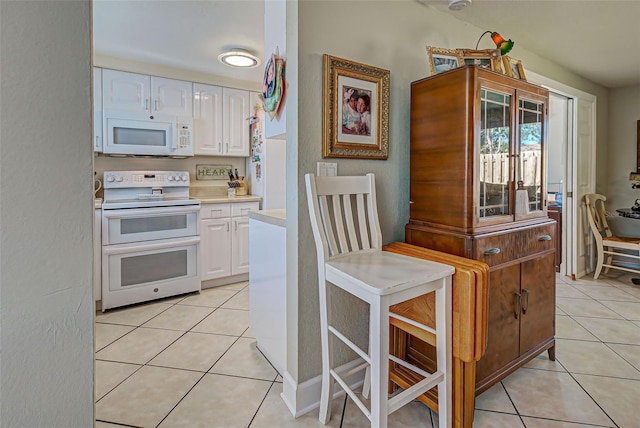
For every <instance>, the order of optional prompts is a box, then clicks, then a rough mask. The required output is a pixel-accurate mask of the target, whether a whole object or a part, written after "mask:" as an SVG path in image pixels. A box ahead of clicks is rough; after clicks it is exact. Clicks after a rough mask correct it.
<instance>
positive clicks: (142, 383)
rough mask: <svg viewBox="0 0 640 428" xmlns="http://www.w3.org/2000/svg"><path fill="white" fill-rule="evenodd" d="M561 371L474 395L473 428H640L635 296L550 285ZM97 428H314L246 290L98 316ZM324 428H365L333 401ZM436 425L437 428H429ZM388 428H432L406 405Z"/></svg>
mask: <svg viewBox="0 0 640 428" xmlns="http://www.w3.org/2000/svg"><path fill="white" fill-rule="evenodd" d="M556 283H557V315H556V338H557V350H556V357H557V359H556V361H555V362H554V361H550V360H549V359H548V357H547V354H546V353H543V354H541V355H540V356H538V357H537V358H535V359H534V360H532V361H531V362H530V363H528V364H527V365H526V366H524V367H522V368H520V369H519V370H517V371H516V372H515V373H513V374H512V375H510V376H509V377H507V378H506V379H504V380H503V381H502V382H500V383H498V384H496V385H495V386H493V387H492V388H491V389H489V390H487V391H486V392H484V393H483V394H481V395H480V396H479V397H478V399H477V401H476V412H475V419H474V427H479V428H484V427H487V428H488V427H490V428H500V427H505V428H517V427H526V428H543V427H544V428H579V427H594V426H598V427H625V428H638V427H640V412H639V411H638V410H639V409H640V286H635V285H633V284H632V283H631V281H630V277H629V276H628V275H617V274H615V273H610V274H608V275H603V276H601V277H600V279H599V280H598V281H594V280H593V279H592V278H590V277H587V278H582V279H580V280H577V281H571V280H570V279H569V278H566V277H562V276H558V277H557V281H556ZM95 328H96V333H95V337H96V364H95V373H96V374H95V397H96V407H95V411H96V425H95V426H96V427H100V428H103V427H115V426H120V427H122V426H132V427H207V428H208V427H249V426H250V427H252V428H253V427H259V428H280V427H289V426H295V427H319V426H322V425H321V424H320V422H319V421H318V419H317V410H316V411H313V412H311V413H309V414H307V415H304V416H302V417H300V418H298V419H294V418H293V417H292V416H291V414H290V413H289V411H288V410H287V408H286V406H285V404H284V402H283V401H282V399H281V398H280V393H281V392H282V378H281V377H280V376H279V375H278V373H277V372H276V371H275V370H274V369H273V368H272V367H271V365H270V364H269V363H268V362H267V360H266V359H265V358H264V357H263V356H262V354H261V353H260V352H259V351H258V350H257V348H256V343H255V339H254V338H253V337H252V336H251V332H250V331H249V287H248V283H246V282H244V283H238V284H232V285H228V286H224V287H217V288H212V289H207V290H204V291H202V292H201V293H199V294H195V295H187V296H180V297H175V298H169V299H164V300H161V301H156V302H150V303H147V304H141V305H136V306H132V307H129V308H124V309H119V310H110V311H107V312H106V313H101V312H98V313H97V314H96V326H95ZM332 411H333V417H332V420H331V422H330V423H329V425H328V426H329V427H339V426H343V427H366V426H368V423H367V420H366V418H365V417H364V416H363V415H362V414H361V412H360V411H359V409H358V408H357V407H356V406H355V404H354V403H353V402H352V401H351V400H349V401H347V402H346V405H345V401H344V400H343V399H336V400H334V401H333V408H332ZM432 424H433V425H432ZM389 426H391V427H394V426H395V427H412V428H413V427H432V426H437V414H435V413H432V412H430V411H429V409H428V408H427V407H425V406H423V405H422V404H421V403H419V402H413V403H411V404H410V405H408V406H406V407H404V408H403V409H401V410H399V411H398V412H396V413H394V414H392V415H391V417H390V421H389Z"/></svg>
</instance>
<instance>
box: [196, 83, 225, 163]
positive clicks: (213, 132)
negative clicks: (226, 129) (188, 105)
mask: <svg viewBox="0 0 640 428" xmlns="http://www.w3.org/2000/svg"><path fill="white" fill-rule="evenodd" d="M193 135H194V139H195V145H194V148H193V152H194V154H196V155H212V156H219V155H221V154H222V88H221V87H220V86H212V85H203V84H200V83H194V84H193Z"/></svg>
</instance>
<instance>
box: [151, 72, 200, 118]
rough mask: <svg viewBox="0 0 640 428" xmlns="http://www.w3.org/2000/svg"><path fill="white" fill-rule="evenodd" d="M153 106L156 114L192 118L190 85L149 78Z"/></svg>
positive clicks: (181, 81)
mask: <svg viewBox="0 0 640 428" xmlns="http://www.w3.org/2000/svg"><path fill="white" fill-rule="evenodd" d="M151 90H152V94H153V106H151V108H152V109H153V111H154V112H156V113H158V114H163V115H168V116H179V117H193V104H192V102H191V99H192V93H191V91H192V83H191V82H185V81H184V80H174V79H165V78H164V77H155V76H151Z"/></svg>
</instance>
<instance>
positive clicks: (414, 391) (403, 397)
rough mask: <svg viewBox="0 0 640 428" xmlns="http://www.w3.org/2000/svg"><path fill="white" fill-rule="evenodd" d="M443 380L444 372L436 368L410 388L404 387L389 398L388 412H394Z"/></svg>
mask: <svg viewBox="0 0 640 428" xmlns="http://www.w3.org/2000/svg"><path fill="white" fill-rule="evenodd" d="M443 380H444V373H442V372H441V371H439V370H437V371H436V372H435V373H433V374H432V375H429V376H428V377H426V378H424V379H422V380H421V381H420V382H418V383H416V384H415V385H413V386H412V387H411V388H409V389H406V390H404V391H402V392H401V393H400V394H398V395H396V396H395V397H393V398H391V399H389V407H388V413H389V414H391V413H393V412H395V411H396V410H398V409H399V408H401V407H402V406H404V405H405V404H407V403H408V402H409V401H412V400H414V399H416V398H417V397H418V396H420V395H422V394H424V393H425V392H427V391H428V390H430V389H431V388H433V387H434V386H436V385H437V384H439V383H440V382H442V381H443Z"/></svg>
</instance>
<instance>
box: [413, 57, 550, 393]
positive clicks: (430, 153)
mask: <svg viewBox="0 0 640 428" xmlns="http://www.w3.org/2000/svg"><path fill="white" fill-rule="evenodd" d="M547 105H548V92H547V90H546V89H544V88H541V87H539V86H536V85H533V84H530V83H527V82H525V81H521V80H517V79H514V78H511V77H507V76H504V75H502V74H499V73H496V72H493V71H490V70H486V69H482V68H479V67H477V66H472V65H471V66H463V67H460V68H457V69H454V70H451V71H447V72H444V73H440V74H437V75H434V76H431V77H427V78H424V79H422V80H419V81H416V82H413V83H412V85H411V209H410V210H411V211H410V221H409V223H408V224H407V226H406V242H408V243H410V244H414V245H419V246H422V247H426V248H430V249H434V250H438V251H442V252H445V253H450V254H455V255H458V256H462V257H467V258H471V259H475V260H480V261H483V262H485V263H487V264H488V265H489V266H490V281H489V308H488V310H489V315H488V342H487V348H486V352H485V354H484V356H483V357H482V358H481V359H480V360H479V361H478V362H477V363H475V364H476V366H475V378H476V382H475V386H476V394H479V393H480V392H482V391H484V390H486V389H488V388H489V387H490V386H492V385H493V384H495V383H496V382H498V381H500V380H501V379H503V378H504V377H505V376H507V375H508V374H509V373H511V372H513V371H514V370H515V369H517V368H518V367H520V366H522V365H523V364H524V363H526V362H527V361H529V360H530V359H532V358H534V357H535V356H536V355H538V354H539V353H541V352H542V351H544V350H548V352H549V357H550V358H551V359H555V355H554V354H555V353H554V349H555V348H554V346H555V339H554V335H555V269H554V247H555V244H554V243H555V233H556V232H555V229H556V223H555V221H553V220H550V219H549V218H548V217H547V207H546V197H545V195H546V194H547V192H546V181H545V176H546V174H545V172H546V165H545V163H546V148H545V143H546V134H547ZM428 348H429V345H427V344H425V343H424V342H420V341H419V340H416V339H412V340H411V341H410V343H409V344H408V345H407V353H408V354H409V355H412V354H413V355H414V357H415V360H419V361H425V360H428V355H429V354H430V353H431V352H430V350H429V349H428Z"/></svg>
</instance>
